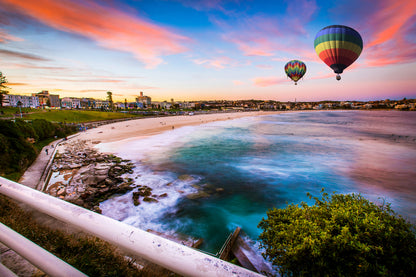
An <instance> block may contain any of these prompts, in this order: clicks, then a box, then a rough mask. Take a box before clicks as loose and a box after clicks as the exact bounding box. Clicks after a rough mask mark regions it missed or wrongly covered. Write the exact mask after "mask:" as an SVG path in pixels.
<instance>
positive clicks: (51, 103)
mask: <svg viewBox="0 0 416 277" xmlns="http://www.w3.org/2000/svg"><path fill="white" fill-rule="evenodd" d="M32 96H37V97H38V98H39V105H40V106H41V107H45V106H48V107H61V102H60V99H59V95H57V94H49V91H47V90H43V91H41V92H38V93H32Z"/></svg>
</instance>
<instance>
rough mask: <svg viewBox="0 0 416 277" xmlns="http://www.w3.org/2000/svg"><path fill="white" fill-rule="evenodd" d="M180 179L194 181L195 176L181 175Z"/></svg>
mask: <svg viewBox="0 0 416 277" xmlns="http://www.w3.org/2000/svg"><path fill="white" fill-rule="evenodd" d="M178 179H179V180H181V181H192V180H193V179H194V178H193V177H192V176H190V175H181V176H179V177H178Z"/></svg>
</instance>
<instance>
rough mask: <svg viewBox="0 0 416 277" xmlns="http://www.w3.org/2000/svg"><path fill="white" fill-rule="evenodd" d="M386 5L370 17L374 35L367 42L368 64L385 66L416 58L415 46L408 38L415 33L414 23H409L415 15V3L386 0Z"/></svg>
mask: <svg viewBox="0 0 416 277" xmlns="http://www.w3.org/2000/svg"><path fill="white" fill-rule="evenodd" d="M383 4H384V5H383V8H382V9H380V10H379V11H377V12H376V13H375V14H374V16H373V17H372V18H371V19H370V20H369V22H370V24H369V26H371V30H370V31H371V33H373V35H372V36H371V37H370V39H369V41H368V43H367V44H364V52H363V53H365V54H364V55H365V57H366V58H367V62H366V64H367V65H369V66H384V65H389V64H397V63H401V62H409V61H414V60H415V59H416V45H415V44H414V42H412V41H409V40H408V39H407V37H408V36H409V35H410V36H414V34H412V33H413V32H414V29H413V30H412V29H411V28H412V25H413V24H409V22H412V18H414V17H415V16H416V2H415V1H413V0H403V1H395V0H387V1H385V2H384V3H383ZM367 49H368V50H367Z"/></svg>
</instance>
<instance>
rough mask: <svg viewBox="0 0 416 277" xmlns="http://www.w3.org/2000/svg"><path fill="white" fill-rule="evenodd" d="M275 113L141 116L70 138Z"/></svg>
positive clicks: (112, 136) (111, 137)
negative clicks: (140, 117)
mask: <svg viewBox="0 0 416 277" xmlns="http://www.w3.org/2000/svg"><path fill="white" fill-rule="evenodd" d="M277 113H282V112H263V111H259V112H234V113H213V114H212V113H211V114H198V115H180V116H167V117H154V118H142V119H136V120H127V121H123V122H117V123H112V124H108V125H103V126H100V127H97V128H94V129H90V130H87V131H85V132H80V133H78V134H77V135H76V136H74V137H73V138H72V139H74V140H85V141H87V142H92V143H93V144H97V143H107V142H115V141H119V140H124V139H130V138H141V137H148V136H152V135H156V134H160V133H162V132H165V131H169V130H172V129H174V128H175V129H176V128H180V127H183V126H188V125H200V124H205V123H209V122H214V121H224V120H231V119H236V118H241V117H248V116H259V115H268V114H277Z"/></svg>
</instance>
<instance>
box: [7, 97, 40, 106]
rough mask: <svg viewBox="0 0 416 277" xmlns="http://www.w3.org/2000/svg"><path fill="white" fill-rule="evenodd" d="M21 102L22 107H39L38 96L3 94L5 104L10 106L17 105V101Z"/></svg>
mask: <svg viewBox="0 0 416 277" xmlns="http://www.w3.org/2000/svg"><path fill="white" fill-rule="evenodd" d="M19 102H20V103H21V107H22V108H37V107H39V106H40V105H39V98H38V97H37V96H26V95H15V94H6V95H5V105H7V106H10V107H18V103H19Z"/></svg>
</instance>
